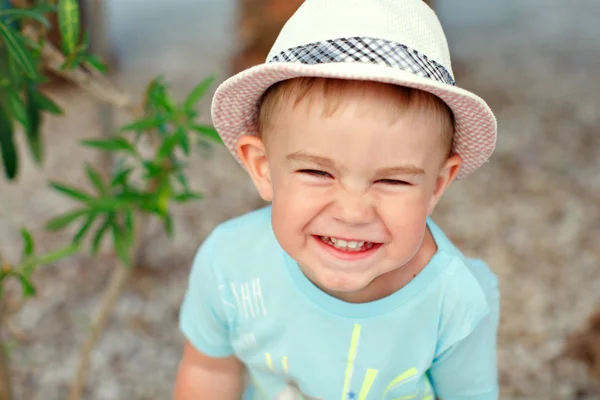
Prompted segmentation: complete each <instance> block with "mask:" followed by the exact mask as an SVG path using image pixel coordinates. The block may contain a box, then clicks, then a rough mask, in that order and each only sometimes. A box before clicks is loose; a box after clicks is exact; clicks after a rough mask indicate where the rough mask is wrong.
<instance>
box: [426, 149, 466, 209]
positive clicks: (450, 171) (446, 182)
mask: <svg viewBox="0 0 600 400" xmlns="http://www.w3.org/2000/svg"><path fill="white" fill-rule="evenodd" d="M461 166H462V158H460V156H459V155H458V154H452V155H451V156H450V157H448V159H447V160H446V162H444V165H442V168H441V169H440V172H439V174H438V176H437V178H436V181H435V187H434V188H433V193H432V194H431V198H430V199H429V205H428V206H427V215H431V214H432V213H433V210H434V209H435V206H437V204H438V202H439V201H440V199H441V198H442V195H443V194H444V193H445V192H446V189H448V187H450V184H451V183H452V182H454V180H455V179H456V175H458V171H460V167H461Z"/></svg>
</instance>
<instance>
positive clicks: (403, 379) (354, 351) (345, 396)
mask: <svg viewBox="0 0 600 400" xmlns="http://www.w3.org/2000/svg"><path fill="white" fill-rule="evenodd" d="M361 329H362V326H361V325H358V324H356V325H354V328H353V331H352V336H351V339H350V346H349V349H348V356H347V360H346V368H345V371H344V384H343V387H342V393H341V400H369V393H370V391H371V388H372V386H373V384H374V383H375V380H376V379H377V376H378V374H379V371H378V370H377V369H374V368H368V369H367V370H366V372H365V374H364V376H363V377H362V383H361V385H360V391H359V392H354V391H353V390H351V385H352V381H353V378H354V370H355V362H356V358H357V355H358V349H359V344H360V335H361ZM265 363H266V364H267V367H268V368H269V370H271V371H272V372H275V373H278V372H283V373H284V374H285V375H288V374H289V365H288V357H287V356H283V357H282V358H281V363H280V365H281V367H279V366H278V367H277V368H276V367H275V364H274V363H273V357H272V356H271V354H270V353H265ZM420 378H421V374H420V373H419V371H418V370H417V368H416V367H413V368H409V369H408V370H406V371H404V372H402V373H401V374H399V375H398V376H396V377H395V378H394V379H392V380H391V381H390V382H389V383H388V384H387V385H386V387H385V390H384V391H383V394H382V396H381V400H434V396H433V392H432V389H431V384H430V382H429V379H428V378H427V377H426V376H425V377H424V378H425V390H424V391H423V392H421V391H420V390H418V389H417V391H416V392H415V393H413V394H409V395H405V396H401V397H392V396H393V393H394V392H395V391H396V389H397V388H398V387H400V386H403V385H406V384H408V383H410V382H413V381H414V380H416V379H420ZM370 398H371V399H373V400H378V399H379V397H378V396H377V395H376V394H373V396H371V397H370ZM276 400H319V398H316V397H310V396H307V395H305V394H303V393H302V391H301V390H300V388H299V386H298V385H297V384H296V383H295V382H293V381H290V380H288V381H287V386H286V387H285V389H284V390H283V391H282V392H280V393H279V394H278V395H277V397H276Z"/></svg>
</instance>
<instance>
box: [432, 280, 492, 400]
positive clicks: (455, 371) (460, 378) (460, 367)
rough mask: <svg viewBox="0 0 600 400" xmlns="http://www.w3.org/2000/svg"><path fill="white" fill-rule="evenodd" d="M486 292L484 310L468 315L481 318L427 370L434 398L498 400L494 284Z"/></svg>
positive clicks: (483, 297)
mask: <svg viewBox="0 0 600 400" xmlns="http://www.w3.org/2000/svg"><path fill="white" fill-rule="evenodd" d="M485 289H486V290H485V291H486V292H485V295H484V296H482V298H481V301H482V302H484V304H485V308H483V307H482V308H480V310H479V311H477V312H475V311H471V313H472V314H471V315H473V316H475V315H477V314H480V315H481V316H480V317H479V318H476V319H473V320H472V321H473V326H472V327H471V328H470V329H468V330H465V331H464V332H466V334H465V335H461V336H463V337H461V338H460V339H459V340H457V341H455V342H454V343H452V344H449V345H448V346H447V347H446V348H445V349H444V350H443V351H442V352H441V353H439V354H438V355H437V356H436V357H435V359H434V360H433V363H432V366H431V368H430V370H429V375H430V379H431V383H432V385H433V387H434V389H435V392H436V395H437V397H438V398H440V399H442V400H496V399H498V396H499V393H498V392H499V390H498V369H497V355H496V342H497V331H498V320H499V314H500V305H499V302H500V300H499V292H498V285H497V281H496V280H495V279H494V280H493V281H492V283H491V284H490V285H489V287H488V288H485ZM482 294H483V293H482ZM483 310H485V311H484V312H482V311H483ZM461 311H466V310H461ZM473 313H476V314H473ZM456 319H458V320H460V318H456Z"/></svg>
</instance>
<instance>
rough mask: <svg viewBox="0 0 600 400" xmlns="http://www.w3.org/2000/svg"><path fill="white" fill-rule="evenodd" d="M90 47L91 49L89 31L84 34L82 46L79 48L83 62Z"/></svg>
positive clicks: (78, 51)
mask: <svg viewBox="0 0 600 400" xmlns="http://www.w3.org/2000/svg"><path fill="white" fill-rule="evenodd" d="M88 47H90V33H89V32H88V31H84V32H83V40H82V41H81V44H80V45H79V46H77V53H78V54H80V55H82V56H83V57H82V58H83V60H85V58H86V57H85V56H84V54H85V53H86V52H87V50H88Z"/></svg>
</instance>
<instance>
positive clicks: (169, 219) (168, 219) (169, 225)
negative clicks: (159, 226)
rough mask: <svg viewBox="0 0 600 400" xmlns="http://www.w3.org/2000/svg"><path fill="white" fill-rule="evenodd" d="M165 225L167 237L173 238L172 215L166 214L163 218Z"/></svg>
mask: <svg viewBox="0 0 600 400" xmlns="http://www.w3.org/2000/svg"><path fill="white" fill-rule="evenodd" d="M163 223H164V226H165V232H167V236H169V237H170V238H172V237H173V232H174V229H173V217H172V216H171V214H165V216H164V217H163Z"/></svg>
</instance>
